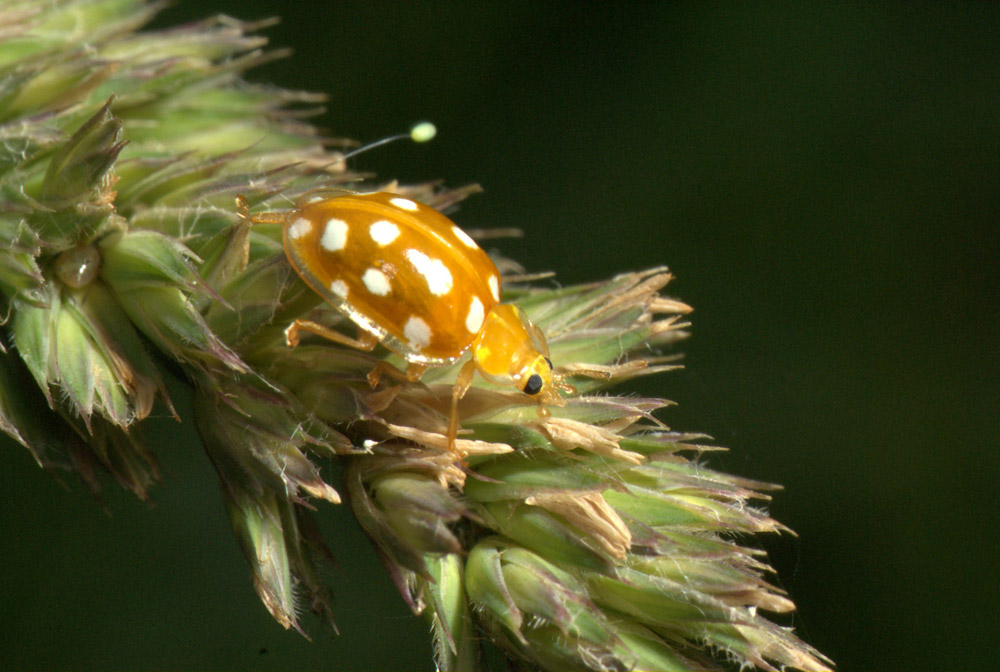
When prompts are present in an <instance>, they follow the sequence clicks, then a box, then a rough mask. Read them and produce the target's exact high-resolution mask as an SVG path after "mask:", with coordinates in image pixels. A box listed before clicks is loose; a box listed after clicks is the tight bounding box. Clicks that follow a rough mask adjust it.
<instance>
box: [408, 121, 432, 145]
mask: <svg viewBox="0 0 1000 672" xmlns="http://www.w3.org/2000/svg"><path fill="white" fill-rule="evenodd" d="M435 135H437V127H436V126H435V125H434V124H432V123H431V122H429V121H421V122H420V123H419V124H415V125H414V126H413V128H411V129H410V139H411V140H413V142H427V141H428V140H432V139H433V138H434V136H435Z"/></svg>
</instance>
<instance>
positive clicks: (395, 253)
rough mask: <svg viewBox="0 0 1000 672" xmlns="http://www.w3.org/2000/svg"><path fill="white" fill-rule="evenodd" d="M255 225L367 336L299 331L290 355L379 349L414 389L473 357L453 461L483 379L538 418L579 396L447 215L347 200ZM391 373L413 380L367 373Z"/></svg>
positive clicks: (375, 197)
mask: <svg viewBox="0 0 1000 672" xmlns="http://www.w3.org/2000/svg"><path fill="white" fill-rule="evenodd" d="M245 208H246V205H245V202H242V203H241V209H244V211H245ZM253 221H269V222H280V223H281V224H282V228H283V238H284V248H285V253H286V254H287V256H288V259H289V261H290V262H291V264H292V267H293V268H294V269H295V270H296V272H297V273H298V274H299V275H300V276H301V277H302V279H303V280H304V281H305V283H306V284H307V285H309V287H311V288H312V289H313V290H314V291H315V292H316V293H317V294H319V295H320V296H322V297H323V298H324V299H326V301H327V302H329V303H330V304H331V305H332V306H333V307H334V308H336V309H337V310H339V311H340V312H341V313H343V314H344V315H346V316H347V317H349V318H350V319H351V320H352V321H353V322H354V323H355V324H356V325H357V326H358V337H357V338H351V337H350V336H347V335H345V334H342V333H340V332H337V331H333V330H332V329H329V328H327V327H325V326H323V325H321V324H317V323H315V322H312V321H309V320H295V321H294V322H293V323H292V324H291V325H289V327H288V328H287V329H286V330H285V337H286V341H287V344H288V345H289V346H290V347H294V346H295V345H297V344H298V342H299V332H300V331H308V332H312V333H314V334H318V335H320V336H323V337H326V338H328V339H330V340H333V341H335V342H338V343H342V344H345V345H349V346H351V347H355V348H359V349H361V350H371V349H373V348H374V347H375V345H376V344H377V343H380V342H381V343H382V344H384V345H385V346H386V347H388V348H389V349H390V350H392V351H394V352H396V353H398V354H400V355H402V356H403V357H404V358H405V360H406V362H407V369H406V373H405V377H406V379H408V380H410V381H417V380H419V379H420V376H421V375H422V374H423V373H424V371H426V370H427V368H428V367H432V366H445V365H448V364H452V363H454V362H456V361H457V360H458V359H460V358H461V357H463V356H464V355H465V353H466V352H469V353H470V357H469V360H468V361H467V362H466V363H465V364H464V365H463V366H462V367H461V369H460V371H459V373H458V377H457V379H456V381H455V384H454V386H453V387H452V391H451V399H452V401H451V416H450V419H449V424H448V447H449V449H450V450H452V451H453V452H454V451H455V437H456V435H457V433H458V410H457V407H458V401H459V400H460V399H461V398H462V397H463V396H464V395H465V393H466V392H467V391H468V389H469V387H470V385H471V384H472V379H473V376H474V375H475V372H476V371H478V372H479V374H480V375H481V376H482V377H483V378H485V379H486V380H488V381H490V382H492V383H495V384H499V385H505V386H511V387H515V388H517V389H518V390H521V391H522V392H524V393H525V394H527V395H529V396H531V397H533V398H534V399H535V400H537V402H538V404H539V413H540V414H545V413H546V412H547V411H545V408H544V406H545V405H546V404H554V405H562V404H564V403H565V402H564V401H563V400H562V398H561V397H560V395H559V390H565V391H572V389H573V388H572V387H571V386H570V385H568V384H566V383H564V382H562V378H561V376H559V375H557V374H556V373H554V372H553V370H552V362H551V361H550V360H549V352H548V346H547V345H546V342H545V336H544V335H543V334H542V332H541V330H540V329H539V328H538V327H536V326H535V325H533V324H532V323H531V321H530V320H529V319H528V317H527V316H526V315H525V314H524V312H523V311H522V310H521V309H520V308H518V307H517V306H514V305H511V304H504V303H500V274H499V272H498V271H497V267H496V266H495V265H494V264H493V262H492V260H490V258H489V257H488V256H487V255H486V253H485V252H483V250H482V249H481V248H480V247H479V245H477V244H476V242H475V241H474V240H473V239H472V238H471V237H469V235H468V234H467V233H465V232H464V231H462V229H460V228H459V227H458V226H457V225H455V224H454V223H453V222H452V221H451V220H450V219H448V218H447V217H445V216H444V215H443V214H441V213H440V212H438V211H437V210H435V209H433V208H431V207H429V206H427V205H424V204H423V203H418V202H417V201H414V200H412V199H410V198H406V197H404V196H400V195H397V194H392V193H386V192H378V193H369V194H344V195H338V196H335V197H332V198H324V199H320V200H314V201H312V202H308V203H305V204H303V205H301V206H300V207H297V208H295V209H293V210H291V211H289V212H286V213H265V214H263V215H258V216H255V217H254V218H253ZM382 373H389V374H390V375H396V376H399V377H402V375H403V374H401V373H400V372H399V371H398V370H396V369H395V368H393V367H392V366H391V365H388V364H385V363H380V364H379V365H378V366H376V367H375V369H374V370H373V371H372V372H371V374H369V381H370V382H371V384H372V385H373V386H374V385H376V384H377V383H378V380H379V378H380V376H381V375H382Z"/></svg>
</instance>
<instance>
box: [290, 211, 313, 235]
mask: <svg viewBox="0 0 1000 672" xmlns="http://www.w3.org/2000/svg"><path fill="white" fill-rule="evenodd" d="M312 228H313V225H312V222H310V221H309V220H308V219H306V218H305V217H299V218H298V219H296V220H295V221H294V222H292V225H291V226H289V227H288V237H289V238H291V239H292V240H298V239H299V238H301V237H302V236H304V235H306V234H307V233H309V232H310V231H312Z"/></svg>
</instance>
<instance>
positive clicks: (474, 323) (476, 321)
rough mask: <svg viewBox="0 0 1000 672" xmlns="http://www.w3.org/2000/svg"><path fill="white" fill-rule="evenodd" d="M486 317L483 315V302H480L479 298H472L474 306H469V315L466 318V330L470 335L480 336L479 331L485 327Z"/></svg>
mask: <svg viewBox="0 0 1000 672" xmlns="http://www.w3.org/2000/svg"><path fill="white" fill-rule="evenodd" d="M485 317H486V315H485V314H484V313H483V302H482V301H480V300H479V297H478V296H474V297H472V304H471V305H470V306H469V314H468V315H467V316H466V318H465V328H466V329H468V330H469V333H470V334H478V333H479V330H480V329H481V328H482V326H483V318H485Z"/></svg>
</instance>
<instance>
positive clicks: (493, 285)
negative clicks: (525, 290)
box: [487, 275, 500, 301]
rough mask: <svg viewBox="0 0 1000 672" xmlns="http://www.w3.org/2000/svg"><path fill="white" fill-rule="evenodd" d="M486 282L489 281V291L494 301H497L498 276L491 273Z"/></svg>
mask: <svg viewBox="0 0 1000 672" xmlns="http://www.w3.org/2000/svg"><path fill="white" fill-rule="evenodd" d="M487 282H488V283H490V293H491V294H493V300H494V301H499V300H500V278H498V277H497V276H495V275H491V276H490V278H489V280H487Z"/></svg>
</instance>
